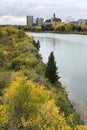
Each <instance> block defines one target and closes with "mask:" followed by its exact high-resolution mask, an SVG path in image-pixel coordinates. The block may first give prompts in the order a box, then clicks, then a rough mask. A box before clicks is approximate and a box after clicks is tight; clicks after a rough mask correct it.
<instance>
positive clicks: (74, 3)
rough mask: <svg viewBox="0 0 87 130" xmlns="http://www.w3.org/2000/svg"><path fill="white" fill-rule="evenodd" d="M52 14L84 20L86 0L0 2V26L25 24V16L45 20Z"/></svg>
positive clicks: (7, 0)
mask: <svg viewBox="0 0 87 130" xmlns="http://www.w3.org/2000/svg"><path fill="white" fill-rule="evenodd" d="M54 12H55V13H56V16H58V17H60V18H62V19H65V18H66V17H67V16H72V17H74V18H80V17H81V18H86V17H87V16H86V12H87V0H60V1H59V0H50V1H49V0H3V1H0V16H1V17H0V24H3V23H4V24H5V23H6V24H7V22H8V24H9V23H11V22H12V23H11V24H13V23H14V24H19V23H20V24H22V23H23V24H26V18H24V17H26V15H33V16H35V17H44V18H47V17H51V16H52V14H53V13H54ZM8 17H9V18H8ZM5 19H7V20H5Z"/></svg>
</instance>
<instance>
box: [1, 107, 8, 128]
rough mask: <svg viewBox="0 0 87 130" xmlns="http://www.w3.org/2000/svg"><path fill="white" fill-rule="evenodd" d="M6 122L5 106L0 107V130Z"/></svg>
mask: <svg viewBox="0 0 87 130" xmlns="http://www.w3.org/2000/svg"><path fill="white" fill-rule="evenodd" d="M7 122H8V113H7V110H6V106H4V105H0V130H1V128H2V127H4V126H5V125H6V123H7Z"/></svg>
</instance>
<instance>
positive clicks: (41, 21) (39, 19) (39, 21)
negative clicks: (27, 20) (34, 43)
mask: <svg viewBox="0 0 87 130" xmlns="http://www.w3.org/2000/svg"><path fill="white" fill-rule="evenodd" d="M43 23H44V19H43V18H37V19H36V25H38V26H42V25H43Z"/></svg>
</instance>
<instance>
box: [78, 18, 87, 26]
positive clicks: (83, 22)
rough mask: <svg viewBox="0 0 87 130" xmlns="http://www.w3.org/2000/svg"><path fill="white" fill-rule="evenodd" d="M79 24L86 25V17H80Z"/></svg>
mask: <svg viewBox="0 0 87 130" xmlns="http://www.w3.org/2000/svg"><path fill="white" fill-rule="evenodd" d="M78 24H79V26H83V25H86V21H85V19H79V20H78Z"/></svg>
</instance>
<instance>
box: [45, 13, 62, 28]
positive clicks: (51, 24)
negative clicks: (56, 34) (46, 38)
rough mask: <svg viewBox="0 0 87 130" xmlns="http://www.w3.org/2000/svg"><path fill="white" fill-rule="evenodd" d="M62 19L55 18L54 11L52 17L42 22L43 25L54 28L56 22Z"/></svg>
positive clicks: (58, 22)
mask: <svg viewBox="0 0 87 130" xmlns="http://www.w3.org/2000/svg"><path fill="white" fill-rule="evenodd" d="M61 22H62V21H61V19H60V18H56V16H55V13H54V14H53V17H52V18H51V19H47V20H46V21H45V22H44V26H45V27H46V26H47V27H49V28H54V27H55V26H56V25H57V24H60V23H61Z"/></svg>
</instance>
